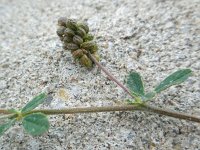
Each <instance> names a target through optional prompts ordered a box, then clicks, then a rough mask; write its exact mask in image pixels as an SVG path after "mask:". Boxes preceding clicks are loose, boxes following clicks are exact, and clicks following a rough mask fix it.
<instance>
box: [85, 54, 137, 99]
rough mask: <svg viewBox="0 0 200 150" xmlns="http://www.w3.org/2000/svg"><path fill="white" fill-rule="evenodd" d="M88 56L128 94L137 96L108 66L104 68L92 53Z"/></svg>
mask: <svg viewBox="0 0 200 150" xmlns="http://www.w3.org/2000/svg"><path fill="white" fill-rule="evenodd" d="M88 56H89V57H90V59H91V60H92V61H93V62H94V63H95V64H96V65H97V66H98V67H99V68H100V69H101V70H102V71H103V72H104V73H105V74H106V75H107V76H108V77H109V78H110V79H111V80H112V81H114V82H115V83H117V85H119V86H120V87H121V88H122V89H123V90H124V91H125V92H126V93H127V94H128V95H130V96H131V97H132V98H135V97H134V95H132V94H131V92H130V91H129V90H128V88H126V87H125V86H124V85H123V84H122V83H120V82H119V81H118V80H117V79H116V78H115V77H114V76H113V75H112V74H111V73H110V72H109V71H108V70H106V68H104V67H103V66H102V65H101V64H100V63H99V62H98V61H97V60H96V59H95V58H94V57H93V56H92V55H91V54H90V53H88Z"/></svg>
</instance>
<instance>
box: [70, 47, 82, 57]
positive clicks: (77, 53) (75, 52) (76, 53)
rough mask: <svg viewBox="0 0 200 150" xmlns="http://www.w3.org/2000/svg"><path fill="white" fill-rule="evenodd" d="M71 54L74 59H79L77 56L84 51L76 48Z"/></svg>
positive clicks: (80, 55)
mask: <svg viewBox="0 0 200 150" xmlns="http://www.w3.org/2000/svg"><path fill="white" fill-rule="evenodd" d="M72 55H73V57H74V58H75V59H79V58H81V57H82V56H83V55H84V53H83V50H82V49H78V50H76V51H74V52H72Z"/></svg>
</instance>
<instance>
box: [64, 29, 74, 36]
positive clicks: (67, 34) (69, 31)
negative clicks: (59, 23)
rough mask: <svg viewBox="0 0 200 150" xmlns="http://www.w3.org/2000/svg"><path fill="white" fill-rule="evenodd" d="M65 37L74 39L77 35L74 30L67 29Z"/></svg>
mask: <svg viewBox="0 0 200 150" xmlns="http://www.w3.org/2000/svg"><path fill="white" fill-rule="evenodd" d="M64 35H65V36H69V37H73V36H74V35H75V33H74V31H73V30H71V29H69V28H66V29H65V31H64Z"/></svg>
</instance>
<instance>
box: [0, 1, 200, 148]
mask: <svg viewBox="0 0 200 150" xmlns="http://www.w3.org/2000/svg"><path fill="white" fill-rule="evenodd" d="M199 10H200V0H191V1H188V0H180V1H174V0H166V1H165V0H138V1H137V0H115V1H106V0H104V1H98V0H85V1H79V0H57V1H53V0H46V1H39V0H36V1H31V0H27V1H24V0H0V32H1V33H0V107H1V108H21V107H22V106H23V105H24V104H25V103H26V102H27V101H28V100H30V99H31V98H32V97H34V96H35V95H37V94H38V93H40V92H47V93H48V94H50V95H52V96H53V98H49V99H48V100H47V102H46V103H45V104H44V105H42V106H41V108H63V107H79V106H106V105H116V104H118V103H119V102H123V100H125V99H128V98H130V97H129V96H127V95H126V94H124V92H123V91H122V90H121V89H120V88H119V87H116V85H115V84H114V83H112V82H111V81H110V80H109V79H108V78H107V77H106V76H105V75H104V74H103V73H100V72H99V71H98V69H97V68H94V69H92V70H87V69H85V68H83V67H81V66H79V65H78V64H75V63H74V61H73V59H72V57H71V54H70V53H69V52H64V51H63V49H62V47H61V42H60V41H59V39H58V37H57V35H56V21H57V19H58V18H59V17H60V16H67V17H69V18H75V19H80V20H87V22H88V23H89V25H90V28H91V32H92V33H93V34H95V35H96V40H97V42H98V44H99V47H100V51H99V53H100V55H101V63H102V64H103V65H104V66H105V67H106V68H108V70H110V71H111V72H112V73H113V74H114V75H115V76H116V77H117V78H118V79H119V80H120V81H122V82H123V81H124V80H125V78H126V76H127V75H128V73H129V72H130V71H131V70H137V71H138V72H139V73H141V74H142V76H143V78H144V81H145V85H146V90H150V89H151V88H153V87H154V86H155V85H156V84H158V82H159V81H161V80H162V79H163V78H165V77H166V76H167V75H168V74H169V73H172V72H174V71H176V70H178V69H179V68H191V69H192V70H193V72H194V75H193V76H192V77H190V78H189V79H188V80H187V81H186V82H185V83H183V84H181V85H180V86H176V87H172V88H170V89H168V90H166V91H165V92H164V93H162V94H160V95H159V96H158V97H157V98H156V99H155V100H154V101H152V102H151V104H152V105H156V106H159V107H164V108H170V109H174V110H177V111H183V112H188V113H190V114H195V115H200V100H199V97H200V42H199V41H200V14H199V12H200V11H199ZM50 121H51V128H50V130H49V132H48V133H46V134H44V135H42V136H40V137H32V136H30V135H28V134H27V133H26V132H24V130H23V129H22V128H21V124H20V123H17V124H16V125H15V126H14V127H13V128H12V129H10V130H9V131H8V132H6V134H5V135H4V136H2V137H1V138H0V149H2V150H10V149H12V150H25V149H28V150H50V149H57V150H58V149H61V150H64V149H67V150H68V149H81V150H82V149H86V150H90V149H115V150H121V149H124V150H129V149H158V150H159V149H162V150H165V149H176V150H179V149H191V150H197V149H200V126H199V124H196V123H192V122H186V121H181V120H177V119H173V118H169V117H164V116H159V115H155V114H150V113H143V112H125V113H121V112H120V113H119V112H116V113H114V112H113V113H98V114H76V115H60V116H51V117H50Z"/></svg>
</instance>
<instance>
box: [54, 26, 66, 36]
mask: <svg viewBox="0 0 200 150" xmlns="http://www.w3.org/2000/svg"><path fill="white" fill-rule="evenodd" d="M65 29H66V28H65V27H63V26H60V27H59V28H58V29H57V31H56V33H57V35H58V36H63V35H64V31H65Z"/></svg>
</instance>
